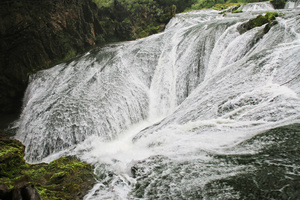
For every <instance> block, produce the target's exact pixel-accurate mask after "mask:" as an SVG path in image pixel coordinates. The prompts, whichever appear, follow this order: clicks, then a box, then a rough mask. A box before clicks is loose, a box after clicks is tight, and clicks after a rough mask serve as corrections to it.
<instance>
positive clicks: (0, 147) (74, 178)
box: [0, 138, 95, 200]
mask: <svg viewBox="0 0 300 200" xmlns="http://www.w3.org/2000/svg"><path fill="white" fill-rule="evenodd" d="M24 150H25V148H24V146H23V145H22V144H21V143H20V142H19V141H16V140H11V139H8V138H4V139H3V138H0V184H4V185H5V186H7V187H8V188H13V187H14V185H15V184H17V183H19V182H22V181H28V182H30V183H32V184H33V185H34V186H35V187H36V189H37V190H38V191H39V193H40V195H41V197H42V199H44V200H50V199H51V200H53V199H62V200H66V199H76V198H79V199H80V198H82V197H83V195H84V193H85V192H86V191H88V189H91V187H92V186H93V184H94V182H95V179H94V175H93V171H92V168H91V166H90V165H88V164H86V163H83V162H80V161H79V160H78V159H76V158H74V157H62V158H60V159H58V160H55V161H52V162H51V163H49V164H45V163H42V164H37V165H29V164H26V163H25V161H24V158H23V157H24ZM78 194H79V196H78Z"/></svg>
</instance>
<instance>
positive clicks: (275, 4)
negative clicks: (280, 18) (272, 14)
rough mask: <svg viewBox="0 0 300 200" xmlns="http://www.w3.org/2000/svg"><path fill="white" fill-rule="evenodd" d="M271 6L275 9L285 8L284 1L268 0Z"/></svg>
mask: <svg viewBox="0 0 300 200" xmlns="http://www.w3.org/2000/svg"><path fill="white" fill-rule="evenodd" d="M270 2H271V4H272V5H273V7H274V8H275V9H283V8H284V6H285V3H286V2H287V1H286V0H270Z"/></svg>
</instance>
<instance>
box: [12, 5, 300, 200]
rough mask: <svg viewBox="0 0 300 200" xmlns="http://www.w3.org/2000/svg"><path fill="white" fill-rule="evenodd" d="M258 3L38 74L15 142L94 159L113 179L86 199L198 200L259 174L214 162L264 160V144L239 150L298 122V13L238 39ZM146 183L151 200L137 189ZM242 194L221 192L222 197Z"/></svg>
mask: <svg viewBox="0 0 300 200" xmlns="http://www.w3.org/2000/svg"><path fill="white" fill-rule="evenodd" d="M260 5H262V7H266V8H269V4H268V3H262V4H260ZM252 7H253V6H252ZM254 7H255V6H254ZM258 7H259V9H258ZM260 8H261V6H257V5H256V7H255V12H249V10H250V9H248V8H247V9H246V8H243V10H245V11H246V10H247V11H248V12H243V13H239V14H227V15H226V16H222V15H220V14H218V12H217V11H213V10H203V11H193V12H190V13H183V14H178V15H176V17H175V18H173V19H172V20H171V22H170V23H169V24H168V26H167V29H166V31H165V32H164V33H161V34H157V35H153V36H151V37H148V38H145V39H141V40H138V41H132V42H125V43H119V44H114V45H111V46H107V47H105V48H101V49H95V50H93V51H91V52H89V53H87V54H86V55H84V56H82V57H80V58H77V59H75V60H74V61H72V62H71V63H69V64H61V65H58V66H56V67H54V68H52V69H49V70H45V71H41V72H39V73H37V74H36V75H35V76H34V77H32V78H33V79H32V81H31V83H30V85H29V86H28V89H27V92H26V96H25V99H24V109H23V112H22V115H21V117H20V120H19V122H18V127H19V129H18V133H17V136H16V138H17V139H19V140H21V141H22V142H23V143H24V144H25V145H26V159H27V161H30V162H40V161H46V162H49V161H51V160H53V159H55V158H57V157H59V156H62V155H75V156H77V157H79V158H80V159H82V160H83V161H86V162H88V163H90V164H93V165H94V166H95V174H96V175H97V176H98V177H100V176H101V177H103V176H104V177H106V178H105V179H99V183H98V184H97V185H95V186H94V189H93V190H92V191H91V192H90V193H89V194H88V195H87V196H86V199H164V198H173V199H188V198H192V197H190V196H189V195H194V194H192V193H193V192H194V191H197V190H200V188H201V190H202V196H203V198H209V197H208V196H206V193H205V190H204V189H203V188H205V186H206V184H207V183H209V182H210V181H212V180H217V179H220V178H224V177H228V176H232V175H234V174H237V173H242V172H245V171H251V170H252V169H251V166H244V165H239V166H233V165H230V164H228V163H227V164H226V163H223V162H221V161H218V160H216V159H214V158H213V157H212V156H211V155H217V154H218V155H219V154H243V153H245V154H249V153H250V154H251V153H253V154H254V153H256V152H258V151H259V150H260V148H263V147H264V145H265V144H263V143H260V144H255V145H252V146H251V145H250V146H248V147H247V148H244V149H241V148H235V147H236V146H237V145H238V144H240V143H241V142H243V141H246V140H247V139H249V138H251V137H253V136H254V135H257V134H259V133H262V132H263V131H265V130H269V129H271V128H275V127H279V126H283V125H287V124H293V123H297V122H298V123H299V122H300V83H299V79H300V60H299V58H300V26H299V25H300V16H299V14H298V13H297V12H295V11H289V12H287V13H285V15H282V16H280V17H278V18H277V20H278V22H279V23H278V24H277V25H275V26H274V27H272V28H271V29H270V31H269V32H268V33H267V34H265V35H263V36H262V31H263V29H264V26H262V27H257V28H254V29H251V30H249V31H247V32H245V33H243V34H240V33H239V32H238V30H237V27H238V26H239V25H240V24H241V23H243V22H246V21H247V20H248V19H250V18H255V17H256V16H257V15H258V14H259V10H261V9H260ZM252 9H253V8H252ZM266 10H269V9H266ZM282 12H284V11H283V10H282ZM259 36H262V37H259ZM158 155H159V156H158ZM133 166H134V168H136V169H138V170H137V172H138V173H137V174H135V176H133V175H134V174H132V173H133V172H132V169H133V168H132V167H133ZM157 166H162V168H163V169H165V170H164V171H163V172H159V173H158V172H156V171H155V170H154V169H156V167H157ZM160 173H162V174H160ZM164 175H165V176H166V177H168V178H164V177H165V176H164ZM143 176H144V177H149V179H150V184H149V185H148V186H147V187H145V190H144V191H143V196H142V197H140V196H139V195H138V194H137V192H133V193H130V192H131V191H132V190H133V188H134V186H135V184H136V183H138V182H141V183H143V180H142V179H141V177H143ZM135 177H137V178H135ZM157 184H158V185H159V186H157ZM160 184H161V185H160ZM167 186H168V187H167ZM153 188H155V190H157V193H159V195H158V196H151V195H153V194H152V193H153V191H152V190H153ZM151 191H152V192H151ZM207 195H208V194H207ZM194 196H195V195H194ZM238 197H239V194H238V193H235V192H234V191H232V188H227V189H226V188H225V189H223V190H222V191H221V190H220V194H219V198H220V199H226V198H227V199H234V198H238Z"/></svg>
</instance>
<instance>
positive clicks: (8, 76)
mask: <svg viewBox="0 0 300 200" xmlns="http://www.w3.org/2000/svg"><path fill="white" fill-rule="evenodd" d="M147 6H148V5H140V4H138V7H137V10H128V5H124V4H121V3H120V2H119V1H117V0H114V4H113V5H112V7H102V8H98V7H97V5H96V4H95V3H93V2H92V0H22V1H21V0H6V1H5V2H1V3H0V17H1V20H0V114H1V113H2V114H8V113H18V112H19V110H20V108H21V105H22V98H23V94H24V91H25V89H26V87H27V83H28V79H29V75H30V74H33V73H35V72H36V71H38V70H42V69H47V68H49V67H51V66H53V65H54V64H57V63H58V62H62V61H66V60H68V59H70V58H72V57H74V56H75V55H76V54H78V53H82V52H84V51H86V50H87V49H89V48H90V47H92V46H94V45H95V44H103V43H107V42H114V41H122V40H130V39H136V38H140V37H145V36H148V35H149V34H153V33H157V32H160V31H162V30H163V29H164V27H165V24H166V23H167V22H168V21H169V19H171V18H172V16H174V14H175V12H176V6H174V5H172V6H164V5H161V7H159V8H157V7H155V6H152V7H151V8H150V7H147ZM135 11H138V12H137V13H136V12H135ZM148 25H149V26H148ZM149 27H151V28H149ZM148 29H149V30H148Z"/></svg>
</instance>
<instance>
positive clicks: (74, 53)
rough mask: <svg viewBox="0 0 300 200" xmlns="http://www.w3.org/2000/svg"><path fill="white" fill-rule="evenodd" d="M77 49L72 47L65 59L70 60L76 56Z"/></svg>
mask: <svg viewBox="0 0 300 200" xmlns="http://www.w3.org/2000/svg"><path fill="white" fill-rule="evenodd" d="M75 55H76V51H75V50H74V49H70V50H69V51H68V52H67V54H66V55H65V57H64V59H63V61H67V60H70V59H71V58H73V57H75Z"/></svg>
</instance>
